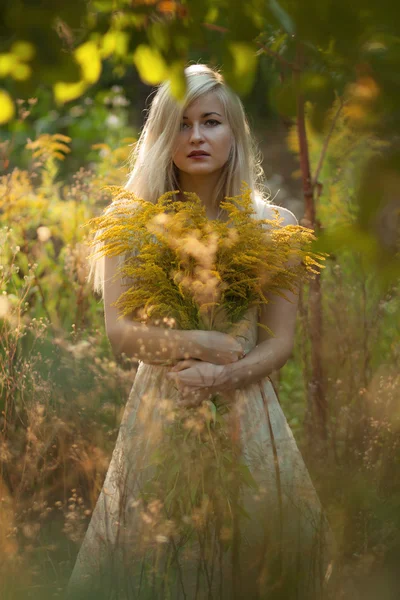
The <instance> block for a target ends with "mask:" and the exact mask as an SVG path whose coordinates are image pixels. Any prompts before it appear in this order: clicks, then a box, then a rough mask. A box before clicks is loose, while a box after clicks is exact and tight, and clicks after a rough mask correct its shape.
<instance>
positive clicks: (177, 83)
mask: <svg viewBox="0 0 400 600" xmlns="http://www.w3.org/2000/svg"><path fill="white" fill-rule="evenodd" d="M184 67H185V64H184V63H183V62H181V61H177V62H175V63H173V64H172V65H171V67H170V69H169V75H168V79H169V82H170V86H171V87H170V89H171V94H172V95H173V96H174V97H175V98H176V99H177V100H183V98H184V97H185V94H186V79H185V74H184Z"/></svg>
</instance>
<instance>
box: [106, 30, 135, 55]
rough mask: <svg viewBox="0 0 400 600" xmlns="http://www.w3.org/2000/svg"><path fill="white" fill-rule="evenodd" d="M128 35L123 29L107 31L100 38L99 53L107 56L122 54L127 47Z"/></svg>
mask: <svg viewBox="0 0 400 600" xmlns="http://www.w3.org/2000/svg"><path fill="white" fill-rule="evenodd" d="M128 43H129V36H128V34H127V33H126V32H125V31H108V32H107V33H106V34H105V35H104V36H103V38H102V41H101V46H100V54H101V56H102V58H107V57H108V56H111V55H112V54H116V55H117V56H124V55H125V54H126V52H127V49H128Z"/></svg>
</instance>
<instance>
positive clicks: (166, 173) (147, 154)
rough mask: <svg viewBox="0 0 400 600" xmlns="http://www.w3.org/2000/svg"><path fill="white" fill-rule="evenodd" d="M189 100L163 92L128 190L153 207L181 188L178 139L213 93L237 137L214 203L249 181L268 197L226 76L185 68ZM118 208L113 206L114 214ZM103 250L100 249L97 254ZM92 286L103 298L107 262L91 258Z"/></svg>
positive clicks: (136, 154) (166, 87)
mask: <svg viewBox="0 0 400 600" xmlns="http://www.w3.org/2000/svg"><path fill="white" fill-rule="evenodd" d="M185 78H186V86H187V87H186V95H185V99H184V102H183V103H179V102H177V101H176V100H175V98H174V97H173V96H172V95H171V92H170V84H169V82H168V81H167V82H165V83H163V84H161V85H160V86H159V87H158V90H157V92H156V94H155V95H154V98H153V101H152V103H151V107H150V110H149V111H148V115H147V119H146V122H145V124H144V127H143V129H142V131H141V134H140V136H139V139H138V141H137V142H136V144H135V146H134V148H133V151H132V154H131V158H130V160H131V165H132V170H131V172H130V175H129V177H128V181H127V182H126V184H125V187H126V189H127V190H129V191H130V192H133V193H134V194H135V195H136V196H138V197H139V198H144V199H146V200H148V201H150V202H156V201H157V199H158V198H159V197H160V196H161V195H162V194H164V193H165V192H168V191H174V190H178V189H179V182H178V178H177V170H176V167H175V165H174V164H173V161H172V156H173V152H174V146H175V143H176V136H177V133H178V131H179V127H180V123H181V120H182V116H183V112H184V111H185V109H186V108H187V107H188V106H189V105H190V104H191V103H192V102H194V101H195V100H197V99H198V98H200V97H201V96H203V95H205V94H208V93H210V92H213V93H214V94H216V95H217V97H218V98H219V100H220V101H221V103H222V105H223V106H224V110H225V114H226V117H227V120H228V123H229V125H230V128H231V130H232V134H233V139H234V143H233V149H232V151H231V153H230V156H229V159H228V161H227V163H226V164H225V165H224V168H223V169H222V172H221V175H220V179H219V182H218V184H217V186H216V190H215V195H214V198H213V202H214V204H215V203H218V202H219V200H220V199H221V198H224V197H225V196H235V195H237V194H239V193H240V190H241V187H242V184H243V182H246V183H247V184H248V186H249V187H250V189H251V190H252V194H253V202H254V203H256V201H257V200H260V199H262V198H263V197H264V193H263V191H262V190H263V179H264V174H263V170H262V167H261V157H260V154H259V152H258V151H257V147H256V144H255V142H254V139H253V136H252V134H251V131H250V127H249V123H248V121H247V117H246V114H245V111H244V108H243V104H242V102H241V101H240V99H239V97H238V96H237V95H236V94H235V93H234V92H233V91H232V90H231V89H230V88H229V87H228V86H227V85H226V83H225V81H224V78H223V76H222V75H221V73H219V72H218V71H216V70H214V69H211V68H210V67H208V66H207V65H202V64H195V65H190V66H189V67H186V69H185ZM112 209H113V205H112V204H111V205H110V206H109V207H108V209H107V210H108V211H112ZM100 248H101V245H100V244H97V245H96V246H95V252H98V251H99V250H100ZM89 265H90V271H89V275H88V279H89V281H91V282H92V284H93V288H94V290H95V291H96V292H98V293H100V294H103V288H104V257H100V258H99V257H98V256H97V257H96V256H95V255H94V256H92V258H89Z"/></svg>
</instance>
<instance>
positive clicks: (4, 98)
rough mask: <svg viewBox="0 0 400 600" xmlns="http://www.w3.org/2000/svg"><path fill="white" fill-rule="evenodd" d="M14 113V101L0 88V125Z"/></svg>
mask: <svg viewBox="0 0 400 600" xmlns="http://www.w3.org/2000/svg"><path fill="white" fill-rule="evenodd" d="M14 113H15V106H14V102H13V101H12V99H11V96H10V95H9V94H8V92H6V91H5V90H1V89H0V125H2V124H3V123H7V122H8V121H10V120H11V119H12V118H13V116H14Z"/></svg>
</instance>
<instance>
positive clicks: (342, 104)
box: [312, 100, 345, 187]
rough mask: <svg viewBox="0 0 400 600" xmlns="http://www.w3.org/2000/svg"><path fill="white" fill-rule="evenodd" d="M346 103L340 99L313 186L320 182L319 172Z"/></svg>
mask: <svg viewBox="0 0 400 600" xmlns="http://www.w3.org/2000/svg"><path fill="white" fill-rule="evenodd" d="M344 105H345V102H343V101H342V100H340V106H339V108H338V109H337V111H336V114H335V116H334V117H333V119H332V123H331V126H330V129H329V132H328V135H327V136H326V138H325V141H324V145H323V146H322V150H321V154H320V156H319V160H318V165H317V168H316V169H315V174H314V176H313V178H312V186H313V187H314V186H315V185H316V184H317V182H318V177H319V174H320V172H321V169H322V164H323V162H324V159H325V156H326V153H327V150H328V145H329V142H330V140H331V137H332V134H333V131H334V129H335V127H336V122H337V120H338V118H339V115H340V112H341V110H342V108H343V106H344Z"/></svg>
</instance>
